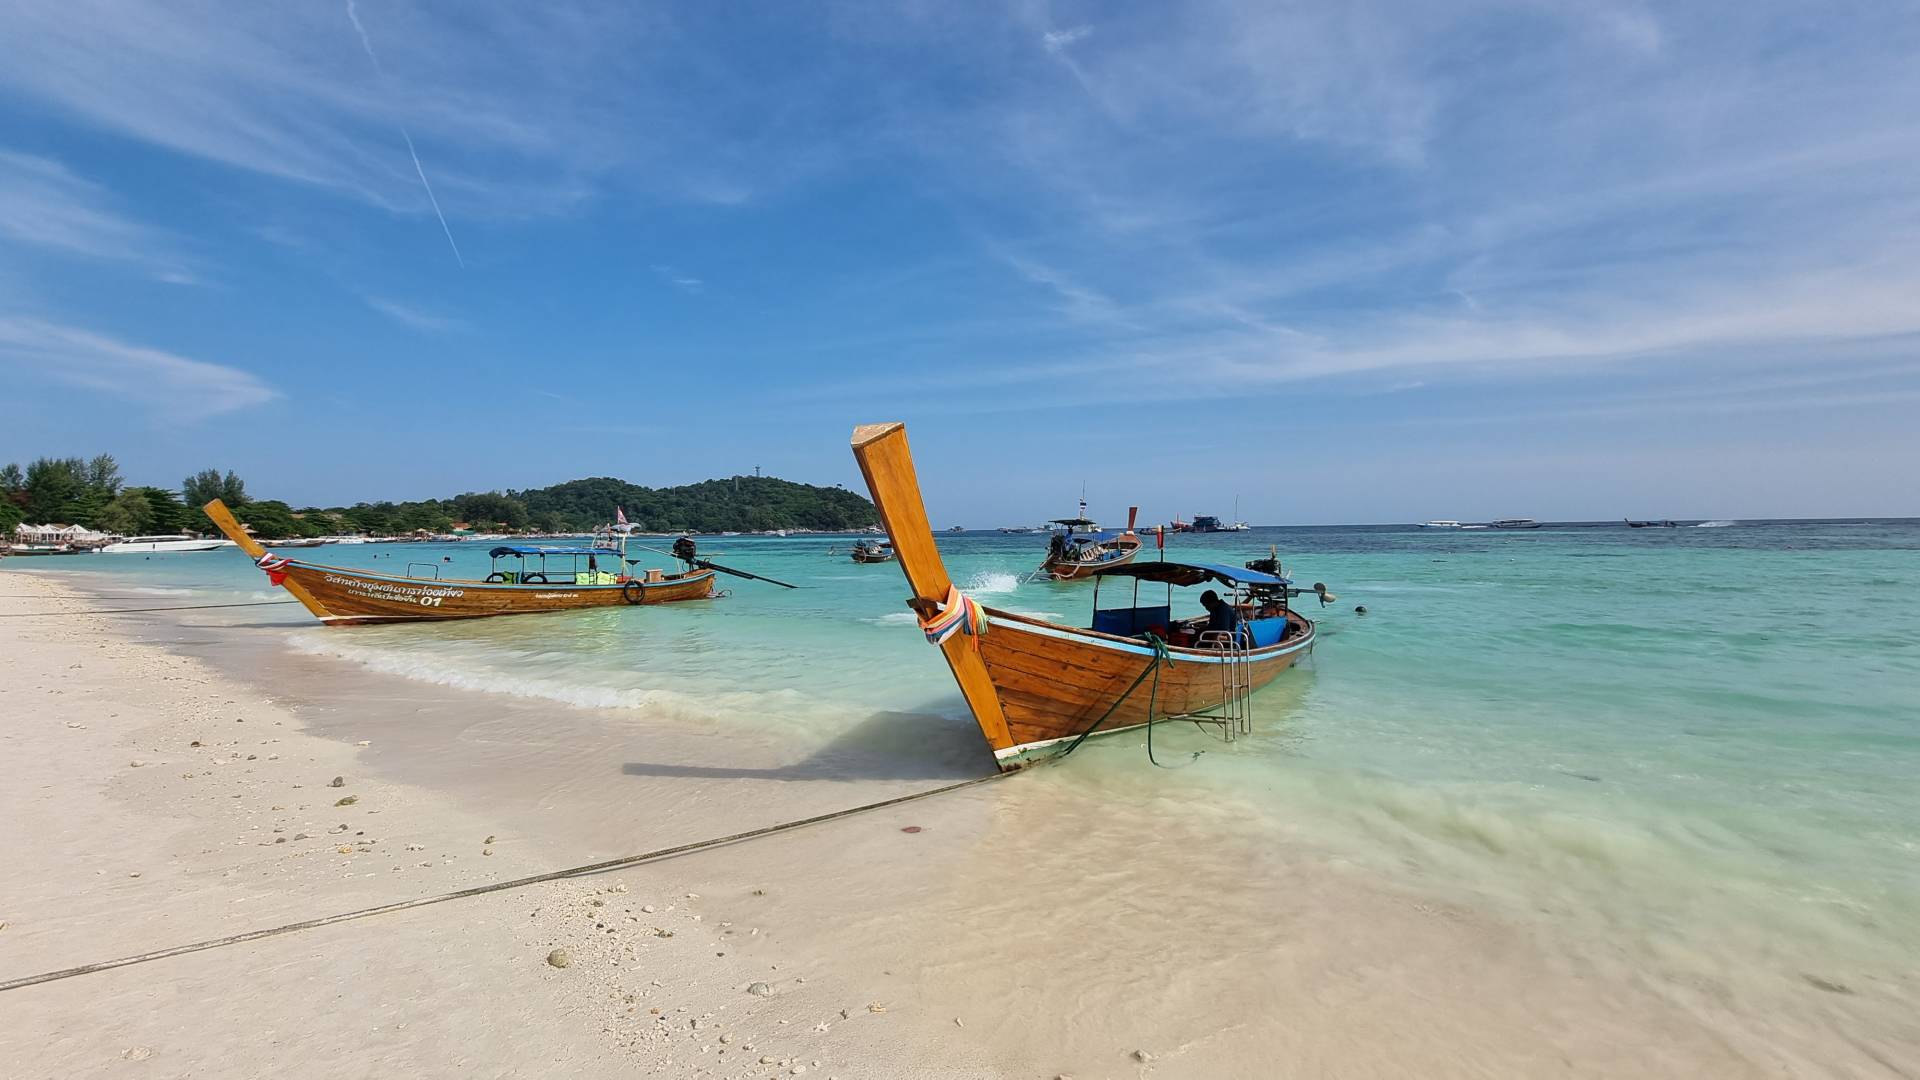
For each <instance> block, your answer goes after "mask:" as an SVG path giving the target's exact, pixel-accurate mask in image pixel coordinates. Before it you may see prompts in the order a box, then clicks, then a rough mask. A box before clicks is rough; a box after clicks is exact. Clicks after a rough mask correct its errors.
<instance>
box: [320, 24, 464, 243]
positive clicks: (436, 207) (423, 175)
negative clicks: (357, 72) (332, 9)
mask: <svg viewBox="0 0 1920 1080" xmlns="http://www.w3.org/2000/svg"><path fill="white" fill-rule="evenodd" d="M347 18H349V19H351V20H353V28H354V29H355V30H358V31H359V32H360V47H361V48H363V49H365V50H367V59H369V60H371V61H373V69H374V70H375V71H377V72H379V73H380V74H381V75H382V76H385V75H386V73H387V69H386V68H385V67H382V66H381V64H380V57H379V54H377V53H375V52H374V51H373V39H372V38H369V37H368V36H367V28H366V27H364V26H361V25H360V14H359V12H357V11H355V10H354V9H353V0H347ZM399 123H400V137H401V138H402V139H405V140H406V142H407V153H408V155H410V156H411V157H412V158H413V171H414V172H416V173H419V174H420V186H421V187H423V188H426V189H427V201H428V202H429V203H432V204H433V216H434V217H437V218H439V219H440V231H441V232H444V233H446V234H447V246H448V247H450V248H452V249H453V260H454V261H455V262H457V263H459V264H460V269H462V270H465V269H466V268H467V260H465V259H463V258H461V257H460V245H459V244H456V243H454V242H453V230H452V229H450V228H448V227H447V215H445V214H443V213H441V212H440V200H439V199H438V198H436V197H434V194H433V184H432V183H431V182H430V181H428V180H427V170H426V169H424V168H421V166H420V152H419V151H418V150H415V149H414V148H413V136H412V135H410V134H408V133H407V125H406V122H405V121H400V122H399Z"/></svg>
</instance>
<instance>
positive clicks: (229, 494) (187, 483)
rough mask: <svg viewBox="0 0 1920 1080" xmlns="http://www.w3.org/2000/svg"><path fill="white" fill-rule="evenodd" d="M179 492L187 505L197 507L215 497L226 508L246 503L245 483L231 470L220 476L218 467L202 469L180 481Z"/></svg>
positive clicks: (237, 506) (234, 507) (233, 507)
mask: <svg viewBox="0 0 1920 1080" xmlns="http://www.w3.org/2000/svg"><path fill="white" fill-rule="evenodd" d="M180 493H181V495H182V496H184V497H185V499H186V502H187V505H188V506H191V507H195V508H199V507H202V506H205V505H207V504H208V503H210V502H212V501H213V500H215V499H219V500H220V501H221V502H223V503H226V504H227V508H228V509H237V508H239V507H242V506H245V505H246V504H247V485H246V484H244V483H242V482H241V480H240V477H239V475H238V474H237V473H235V472H234V471H233V470H231V469H229V470H227V475H225V476H221V475H220V470H219V469H202V470H200V471H199V472H197V473H194V474H193V475H192V476H189V477H187V478H186V479H185V480H183V481H181V483H180Z"/></svg>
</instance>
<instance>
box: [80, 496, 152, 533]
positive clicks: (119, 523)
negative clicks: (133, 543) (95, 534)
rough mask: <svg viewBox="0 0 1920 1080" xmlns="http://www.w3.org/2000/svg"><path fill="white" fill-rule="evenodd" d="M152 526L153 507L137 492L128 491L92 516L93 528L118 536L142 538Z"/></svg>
mask: <svg viewBox="0 0 1920 1080" xmlns="http://www.w3.org/2000/svg"><path fill="white" fill-rule="evenodd" d="M152 525H153V507H152V506H150V505H149V504H148V503H147V500H146V498H145V497H144V496H142V495H141V494H140V493H139V492H138V490H136V489H129V490H126V491H123V492H121V493H120V494H118V495H116V496H114V497H113V500H112V501H111V502H109V503H107V505H106V506H104V507H102V508H101V509H100V512H99V513H97V514H95V515H94V516H93V527H94V528H96V529H99V530H100V531H102V532H110V533H114V534H116V535H119V536H144V535H147V534H148V533H149V532H150V531H151V527H152Z"/></svg>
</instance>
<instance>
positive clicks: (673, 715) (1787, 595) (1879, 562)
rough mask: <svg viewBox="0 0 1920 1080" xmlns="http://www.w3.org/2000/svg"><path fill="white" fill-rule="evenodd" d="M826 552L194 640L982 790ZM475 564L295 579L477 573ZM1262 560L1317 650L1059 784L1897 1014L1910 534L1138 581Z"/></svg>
mask: <svg viewBox="0 0 1920 1080" xmlns="http://www.w3.org/2000/svg"><path fill="white" fill-rule="evenodd" d="M661 543H662V545H663V546H664V543H665V542H664V541H661ZM848 543H849V540H848V539H847V538H833V537H824V536H808V537H792V538H771V537H727V538H711V539H707V540H705V541H703V548H704V549H707V550H708V551H709V552H710V554H712V556H713V557H715V558H718V559H719V560H720V561H721V562H724V563H728V564H731V565H736V566H739V567H742V568H745V569H750V570H754V571H757V572H761V573H765V574H768V575H771V576H773V577H777V578H782V579H785V580H788V581H792V582H795V583H797V584H800V585H803V586H805V588H802V589H799V590H794V591H788V590H784V589H778V588H774V587H772V586H768V585H763V584H758V583H754V582H747V581H730V582H726V584H727V587H728V588H730V589H731V591H732V595H731V596H728V597H727V598H725V599H722V600H719V601H717V602H712V603H691V604H682V605H676V606H669V607H661V608H644V609H638V608H636V609H618V610H607V611H600V612H589V613H582V614H574V615H554V616H538V617H529V618H516V619H494V620H481V621H475V622H455V623H447V624H443V625H408V626H386V627H366V628H347V629H324V628H321V627H318V626H317V625H314V624H313V623H312V622H311V620H309V619H307V617H306V616H305V613H304V612H303V611H302V610H301V609H299V608H298V607H261V608H239V609H231V610H228V611H209V612H206V613H204V615H205V617H206V618H209V619H216V620H218V621H220V622H221V623H222V624H223V625H228V626H230V627H232V628H233V629H234V631H235V632H240V633H248V634H256V635H263V636H272V637H275V638H278V639H284V645H283V646H276V647H284V648H287V649H292V650H296V651H298V652H301V653H304V654H307V655H308V656H318V657H321V658H323V660H324V661H325V662H327V663H339V664H342V665H361V666H365V667H369V668H373V669H377V670H380V671H383V672H387V673H389V674H394V675H400V676H403V677H406V678H410V679H417V680H423V681H428V682H434V683H441V684H445V685H448V686H453V687H459V688H464V689H467V690H473V691H478V692H486V693H494V694H510V695H516V696H519V697H522V698H532V699H543V700H546V701H550V702H552V703H554V704H555V705H556V706H578V707H585V708H594V709H613V710H641V711H644V712H645V713H647V714H648V715H649V716H651V717H655V718H664V719H666V720H669V721H671V722H674V723H681V724H685V725H690V726H693V727H697V728H702V729H719V730H731V731H742V732H749V733H751V734H752V735H754V737H756V738H759V739H762V740H764V741H768V742H771V743H773V744H775V745H776V746H778V747H780V748H781V753H782V754H783V755H784V756H785V757H786V758H788V759H790V760H792V761H793V762H795V763H796V765H795V776H796V777H806V776H818V777H824V778H828V779H831V778H834V777H859V776H865V775H869V774H873V775H877V776H879V777H881V778H893V777H899V778H916V777H922V776H925V777H927V778H929V780H932V779H937V778H943V777H946V776H949V775H955V776H957V775H965V774H966V773H968V772H970V771H976V772H985V771H988V770H990V769H991V767H992V766H991V759H990V757H989V756H988V755H987V753H986V752H985V750H984V748H982V749H979V750H978V751H977V756H976V752H975V750H974V749H973V747H972V745H971V744H970V742H968V741H966V740H964V739H960V740H959V741H956V732H957V733H959V735H960V736H964V735H965V733H966V730H967V728H966V725H965V724H964V723H963V722H957V721H956V718H958V717H963V716H964V715H965V714H964V709H963V707H962V705H961V702H960V699H959V696H958V694H957V692H956V691H955V689H954V687H953V686H952V684H951V681H950V679H949V677H948V675H947V673H946V670H945V667H944V665H943V664H941V663H940V661H939V659H938V657H937V656H936V655H935V654H934V652H933V651H932V650H931V649H930V648H929V647H928V646H927V645H926V644H925V643H924V642H923V641H922V639H921V637H920V635H919V634H918V633H917V632H916V630H915V628H914V625H913V619H912V616H911V615H910V614H909V613H908V612H907V611H906V609H905V607H904V606H903V604H902V602H901V601H902V599H903V598H904V596H905V587H904V583H903V581H902V578H901V574H900V571H899V569H898V567H897V566H895V565H890V564H888V565H875V566H862V565H856V564H854V563H852V562H851V561H850V560H849V559H848V558H846V556H845V554H844V553H845V551H846V549H847V546H848ZM940 543H941V546H942V549H943V551H944V552H945V555H946V558H947V562H948V567H949V570H950V571H951V573H952V575H953V577H954V578H955V580H956V581H958V582H960V583H962V584H963V587H965V588H967V589H968V590H969V591H971V592H972V593H973V594H974V595H975V596H976V597H978V598H979V599H981V600H982V601H983V602H986V603H988V604H991V605H994V606H999V607H1004V608H1010V609H1013V610H1016V611H1021V612H1026V613H1032V614H1038V615H1043V616H1045V617H1049V618H1060V619H1067V620H1080V619H1084V618H1085V617H1086V616H1087V612H1088V610H1089V607H1090V601H1091V597H1092V592H1093V590H1092V588H1091V587H1090V586H1089V585H1086V584H1053V583H1046V584H1023V583H1021V577H1022V575H1024V574H1025V573H1026V572H1027V571H1028V570H1030V569H1032V567H1033V566H1034V564H1035V563H1036V562H1037V561H1038V559H1039V556H1040V554H1041V551H1042V549H1043V548H1044V545H1045V538H1044V537H1039V536H1001V535H999V534H997V533H984V534H983V533H967V534H947V535H942V536H941V537H940ZM486 547H487V545H485V544H482V543H467V544H449V545H423V544H409V545H392V546H379V545H365V546H334V547H327V548H323V549H318V550H315V551H306V552H301V553H299V554H300V555H301V556H302V557H304V558H308V559H311V560H313V561H319V562H333V563H338V564H341V565H349V566H368V567H372V566H379V567H382V568H387V569H391V570H393V571H398V572H404V571H405V569H406V566H407V564H409V563H413V564H418V565H419V568H420V569H422V570H423V571H424V572H428V573H431V572H432V571H433V568H435V567H437V568H438V570H439V572H441V573H443V574H447V575H449V576H480V575H483V574H484V572H485V570H486V567H487V558H486V552H485V548H486ZM1269 547H1273V548H1277V549H1278V551H1279V553H1280V555H1281V557H1282V558H1283V559H1284V561H1285V562H1286V565H1287V567H1288V569H1289V571H1290V572H1291V573H1292V574H1293V575H1294V576H1295V577H1296V579H1298V580H1300V581H1301V582H1303V583H1311V582H1314V581H1321V582H1325V583H1326V584H1327V585H1328V586H1329V587H1330V588H1331V589H1332V590H1333V591H1334V592H1335V593H1336V594H1337V595H1338V597H1339V600H1338V602H1337V603H1336V604H1334V605H1332V606H1329V607H1326V608H1324V609H1318V608H1317V605H1314V602H1313V601H1312V600H1311V598H1303V600H1302V601H1301V602H1302V603H1305V604H1307V605H1309V606H1310V607H1315V611H1316V615H1317V617H1318V618H1319V619H1320V620H1321V626H1322V637H1321V640H1320V641H1319V643H1318V645H1317V647H1316V650H1315V653H1314V655H1313V656H1312V658H1311V660H1310V661H1307V662H1305V663H1303V664H1302V666H1301V667H1300V668H1298V669H1297V670H1295V671H1293V672H1290V673H1288V674H1287V675H1286V676H1284V677H1282V678H1281V679H1280V680H1279V681H1278V682H1277V683H1275V684H1274V685H1273V686H1271V687H1270V688H1268V689H1267V690H1265V691H1263V692H1262V693H1260V694H1259V695H1257V697H1256V698H1255V702H1254V734H1253V735H1252V737H1250V738H1244V739H1242V740H1240V741H1237V742H1235V743H1233V744H1230V745H1229V744H1224V743H1221V742H1219V741H1217V739H1216V738H1215V737H1214V736H1213V735H1211V734H1209V733H1205V732H1201V731H1198V730H1196V729H1194V728H1192V727H1190V726H1187V727H1183V726H1179V725H1165V726H1163V727H1162V728H1161V729H1159V730H1157V731H1156V733H1155V736H1154V739H1155V752H1156V755H1157V756H1158V758H1159V760H1160V762H1161V765H1160V766H1156V765H1154V764H1153V763H1152V762H1150V761H1149V760H1148V759H1147V756H1146V753H1145V750H1144V747H1143V746H1142V743H1141V740H1139V739H1137V738H1133V737H1129V736H1122V737H1118V738H1116V739H1113V740H1107V741H1104V742H1103V741H1095V742H1092V743H1089V744H1087V746H1086V747H1084V748H1083V749H1082V750H1081V751H1080V753H1079V754H1077V755H1076V756H1075V758H1074V760H1073V761H1072V762H1071V763H1069V765H1068V766H1067V767H1066V768H1067V769H1068V770H1069V771H1068V773H1067V776H1066V779H1065V780H1062V781H1059V782H1061V783H1065V784H1069V785H1072V786H1074V787H1076V788H1079V789H1083V790H1084V791H1085V792H1086V793H1087V794H1089V795H1090V796H1094V797H1097V798H1100V799H1105V800H1113V801H1116V802H1126V803H1129V804H1139V805H1150V806H1153V807H1155V808H1157V811H1164V812H1169V813H1178V812H1181V811H1182V810H1183V808H1186V807H1190V806H1193V807H1197V806H1204V807H1206V809H1207V812H1209V813H1218V814H1222V816H1225V817H1231V818H1233V819H1234V820H1236V821H1238V822H1240V823H1242V825H1243V827H1246V828H1251V829H1257V830H1270V831H1272V832H1273V833H1274V834H1275V835H1277V836H1278V835H1284V836H1285V837H1287V838H1289V839H1290V840H1293V841H1300V842H1305V843H1310V844H1313V845H1316V846H1319V847H1321V848H1323V849H1325V850H1327V851H1329V852H1331V853H1333V854H1334V855H1335V856H1336V857H1337V858H1339V859H1341V860H1344V861H1347V862H1351V863H1353V864H1356V865H1359V866H1362V867H1366V868H1369V869H1371V870H1374V871H1377V872H1379V873H1381V874H1384V875H1388V876H1390V877H1393V878H1395V879H1397V880H1401V881H1404V882H1406V883H1407V885H1408V887H1409V888H1412V889H1416V890H1420V891H1428V892H1432V893H1434V894H1438V895H1442V896H1445V897H1447V898H1449V899H1452V900H1460V901H1465V902H1472V903H1478V904H1484V905H1492V906H1495V907H1497V908H1499V909H1501V910H1506V911H1511V912H1513V913H1515V914H1516V915H1517V916H1530V915H1544V916H1546V917H1548V918H1550V919H1552V920H1554V921H1555V922H1556V923H1558V924H1559V925H1560V926H1561V927H1562V929H1565V928H1567V927H1573V928H1575V930H1576V931H1577V932H1579V933H1591V934H1592V935H1593V936H1594V937H1595V939H1596V940H1605V941H1618V942H1621V943H1623V947H1629V946H1630V947H1632V948H1636V949H1643V950H1646V951H1647V952H1648V953H1650V954H1652V955H1658V956H1661V957H1662V958H1663V962H1666V963H1669V964H1671V965H1673V966H1674V967H1676V968H1679V969H1685V970H1692V969H1698V971H1699V972H1700V974H1701V976H1702V977H1703V978H1724V977H1729V973H1730V972H1732V973H1739V974H1738V975H1737V976H1736V977H1739V978H1744V979H1749V980H1751V979H1755V978H1758V979H1763V980H1764V979H1778V980H1781V981H1782V982H1783V984H1784V983H1792V984H1794V985H1797V986H1799V987H1800V988H1801V989H1803V990H1804V989H1805V987H1806V986H1807V985H1812V986H1815V987H1818V988H1820V989H1828V990H1832V992H1833V993H1836V994H1852V995H1858V994H1873V993H1875V992H1878V993H1881V994H1882V995H1889V994H1891V995H1906V994H1910V993H1911V992H1912V990H1913V986H1912V973H1913V972H1914V971H1915V970H1920V521H1912V520H1905V521H1879V522H1860V521H1848V522H1824V523H1818V522H1815V523H1784V522H1768V523H1737V522H1714V523H1709V524H1707V525H1704V526H1696V527H1683V528H1679V529H1646V530H1629V529H1627V528H1624V527H1622V526H1620V525H1618V524H1611V525H1592V526H1568V527H1548V528H1544V529H1540V530H1537V531H1526V532H1492V531H1484V532H1430V531H1422V530H1417V529H1414V528H1411V527H1389V526H1380V527H1316V528H1269V529H1256V530H1254V531H1252V532H1246V533H1238V534H1215V535H1210V536H1190V535H1183V536H1176V537H1170V538H1169V541H1168V554H1169V556H1170V557H1175V558H1178V557H1191V558H1196V559H1204V560H1208V561H1219V562H1231V563H1236V564H1237V563H1240V562H1243V561H1245V560H1246V559H1248V558H1252V557H1255V556H1259V555H1262V554H1264V553H1266V551H1267V550H1268V549H1269ZM830 548H831V549H833V550H834V551H835V552H836V553H835V554H829V553H828V552H829V549H830ZM668 562H669V560H668V559H666V557H665V556H661V557H660V558H659V559H658V561H657V564H658V565H662V566H665V565H667V564H668ZM5 570H7V571H16V570H18V571H27V572H45V573H55V574H60V575H62V576H63V577H65V578H67V579H68V580H71V581H74V582H76V583H80V584H82V585H83V586H84V587H87V588H89V589H92V590H94V591H96V592H97V593H98V594H100V595H102V596H105V597H112V598H113V599H112V600H111V601H110V603H111V604H112V605H114V606H120V607H135V606H148V605H153V606H162V605H169V604H174V603H179V604H192V603H214V602H228V603H244V602H248V601H251V600H263V599H275V598H278V597H280V596H283V595H284V594H278V593H277V592H275V591H271V590H269V589H268V586H267V584H266V581H265V578H264V575H262V574H261V573H260V572H259V571H258V570H256V569H254V568H253V566H252V565H251V563H250V561H249V560H248V559H247V558H246V557H245V556H244V555H242V554H240V553H239V552H237V551H232V550H228V551H221V552H211V553H203V554H191V555H175V556H164V557H154V558H144V557H140V556H106V555H97V556H88V557H80V558H72V559H62V560H57V561H56V560H25V559H19V560H7V565H6V566H5ZM1189 602H1190V603H1192V601H1189ZM1356 605H1365V607H1366V608H1367V614H1365V615H1360V614H1357V613H1356V612H1355V607H1356ZM1195 609H1196V610H1197V604H1196V605H1195ZM942 718H944V719H942ZM921 732H926V733H928V734H927V735H926V736H924V741H923V736H922V735H921V734H920V733H921ZM935 732H938V733H939V734H938V738H937V739H936V738H935V737H934V735H933V733H935ZM922 757H924V758H926V759H928V760H937V762H938V765H937V767H922V764H921V763H919V759H921V758H922ZM715 764H716V765H722V766H723V765H725V764H726V763H724V762H716V763H715Z"/></svg>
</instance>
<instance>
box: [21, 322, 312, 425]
mask: <svg viewBox="0 0 1920 1080" xmlns="http://www.w3.org/2000/svg"><path fill="white" fill-rule="evenodd" d="M0 364H5V365H7V366H9V367H11V368H12V370H11V372H10V373H9V375H8V381H9V382H13V381H20V382H29V381H35V380H44V381H47V382H52V383H56V384H60V385H65V386H73V387H79V388H81V389H84V390H91V391H95V392H98V393H103V394H110V395H113V396H115V397H120V398H125V399H127V400H130V401H134V402H137V403H140V404H142V405H146V406H148V407H150V408H152V409H154V410H156V411H163V412H166V413H167V414H169V415H174V416H187V417H199V416H211V415H215V414H218V413H225V412H232V411H234V410H236V409H245V408H249V407H251V406H255V405H260V404H264V403H265V402H268V401H271V400H273V399H274V398H277V397H279V396H280V394H279V392H278V391H276V390H274V389H273V388H272V387H271V386H268V385H267V384H266V383H264V382H262V381H261V380H260V379H259V378H258V377H256V376H254V375H253V374H252V373H250V372H246V371H242V370H240V369H238V368H233V367H227V366H226V365H223V364H214V363H208V362H207V361H204V360H194V359H190V358H188V357H184V356H176V355H174V354H173V353H168V352H162V351H160V350H158V349H149V348H146V347H143V346H139V345H130V344H128V343H126V342H123V341H117V340H115V339H113V338H110V337H107V336H105V335H103V334H97V333H94V332H92V331H89V330H81V329H77V328H74V327H69V326H60V325H57V324H55V323H49V322H43V321H41V320H39V319H31V318H16V317H0Z"/></svg>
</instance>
